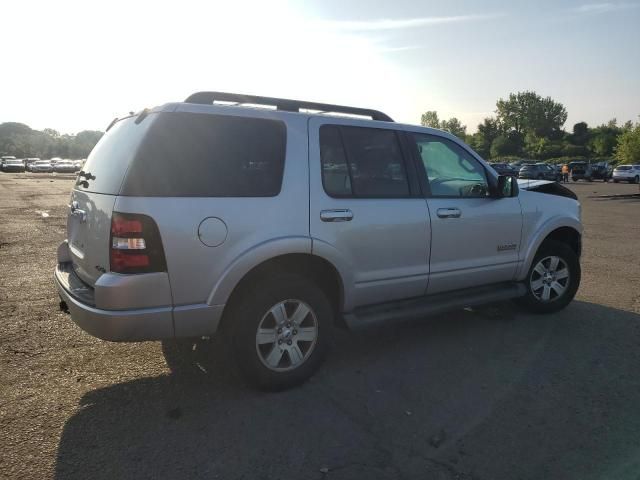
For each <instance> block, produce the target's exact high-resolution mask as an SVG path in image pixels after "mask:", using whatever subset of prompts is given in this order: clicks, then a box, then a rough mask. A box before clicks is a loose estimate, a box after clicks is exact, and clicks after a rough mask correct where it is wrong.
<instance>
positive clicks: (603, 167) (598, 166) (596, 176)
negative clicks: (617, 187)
mask: <svg viewBox="0 0 640 480" xmlns="http://www.w3.org/2000/svg"><path fill="white" fill-rule="evenodd" d="M612 176H613V167H611V166H610V165H609V162H598V163H594V164H593V165H591V178H592V179H593V180H602V181H604V182H608V181H609V180H610V179H611V177H612Z"/></svg>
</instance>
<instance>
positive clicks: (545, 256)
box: [520, 240, 581, 313]
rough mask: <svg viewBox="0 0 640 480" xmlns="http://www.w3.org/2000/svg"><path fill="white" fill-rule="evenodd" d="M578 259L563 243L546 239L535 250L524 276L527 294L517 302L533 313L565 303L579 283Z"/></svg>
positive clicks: (553, 308)
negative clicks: (529, 266)
mask: <svg viewBox="0 0 640 480" xmlns="http://www.w3.org/2000/svg"><path fill="white" fill-rule="evenodd" d="M580 275H581V272H580V262H579V260H578V256H577V255H576V253H575V252H574V251H573V250H572V249H571V248H570V247H569V246H568V245H567V244H565V243H561V242H556V241H553V240H548V241H546V242H544V243H543V244H542V245H541V246H540V248H539V249H538V252H537V253H536V255H535V257H534V259H533V262H532V263H531V268H530V269H529V272H528V274H527V278H526V280H525V282H526V287H527V294H526V295H525V296H524V297H522V298H521V299H520V303H521V304H522V305H523V306H524V307H525V308H527V309H528V310H530V311H532V312H535V313H552V312H557V311H558V310H561V309H563V308H564V307H566V306H567V305H568V304H569V302H571V300H573V297H575V295H576V292H577V291H578V287H579V286H580Z"/></svg>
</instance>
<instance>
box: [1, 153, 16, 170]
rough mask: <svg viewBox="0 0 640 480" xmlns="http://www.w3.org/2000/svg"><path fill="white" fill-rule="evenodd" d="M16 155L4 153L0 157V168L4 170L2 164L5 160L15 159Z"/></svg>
mask: <svg viewBox="0 0 640 480" xmlns="http://www.w3.org/2000/svg"><path fill="white" fill-rule="evenodd" d="M15 159H16V157H14V156H10V155H5V156H4V157H2V158H0V170H4V164H5V162H6V161H7V160H15Z"/></svg>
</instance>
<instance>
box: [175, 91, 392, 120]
mask: <svg viewBox="0 0 640 480" xmlns="http://www.w3.org/2000/svg"><path fill="white" fill-rule="evenodd" d="M216 101H218V102H234V103H236V104H250V105H269V106H272V107H276V108H277V109H278V110H282V111H285V112H299V111H300V109H303V110H317V111H319V112H321V113H346V114H351V115H361V116H363V117H371V119H372V120H381V121H383V122H393V120H392V119H391V117H389V116H388V115H387V114H386V113H382V112H380V111H378V110H371V109H369V108H357V107H346V106H344V105H330V104H328V103H315V102H305V101H300V100H288V99H286V98H273V97H259V96H256V95H242V94H237V93H225V92H196V93H194V94H192V95H189V97H188V98H187V99H186V100H185V103H200V104H206V105H208V104H212V103H214V102H216Z"/></svg>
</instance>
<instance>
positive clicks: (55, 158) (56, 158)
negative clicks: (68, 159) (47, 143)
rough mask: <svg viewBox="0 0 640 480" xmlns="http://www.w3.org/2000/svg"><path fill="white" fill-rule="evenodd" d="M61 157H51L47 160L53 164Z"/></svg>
mask: <svg viewBox="0 0 640 480" xmlns="http://www.w3.org/2000/svg"><path fill="white" fill-rule="evenodd" d="M61 160H62V159H61V158H60V157H53V158H52V159H51V160H49V161H50V162H51V165H55V164H56V163H58V162H60V161H61Z"/></svg>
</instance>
